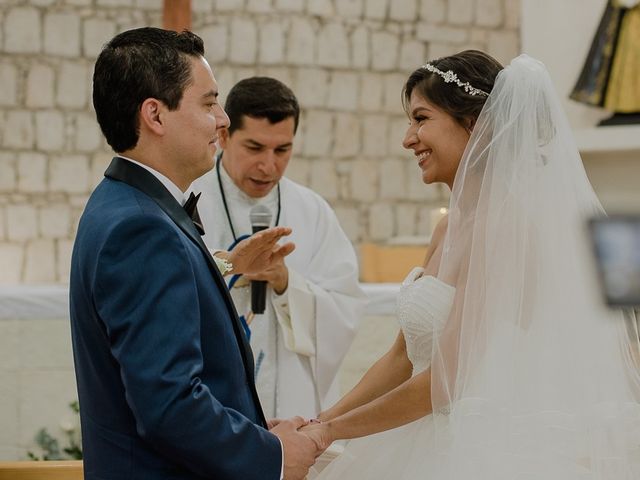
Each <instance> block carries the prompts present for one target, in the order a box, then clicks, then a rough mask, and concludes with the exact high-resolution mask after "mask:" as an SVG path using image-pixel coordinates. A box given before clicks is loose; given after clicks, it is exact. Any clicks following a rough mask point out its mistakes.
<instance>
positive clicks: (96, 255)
mask: <svg viewBox="0 0 640 480" xmlns="http://www.w3.org/2000/svg"><path fill="white" fill-rule="evenodd" d="M93 81H94V85H93V102H94V107H95V110H96V114H97V117H98V122H99V124H100V127H101V129H102V132H103V133H104V135H105V137H106V139H107V142H108V143H109V145H111V147H112V148H113V150H114V151H115V152H117V154H118V156H117V157H115V158H114V159H113V161H112V163H111V165H110V166H109V168H108V169H107V171H106V172H105V177H106V178H105V179H104V180H103V181H102V182H101V183H100V185H98V187H97V188H96V190H95V191H94V192H93V194H92V195H91V198H90V199H89V201H88V203H87V205H86V208H85V211H84V213H83V215H82V218H81V220H80V224H79V226H78V233H77V237H76V242H75V246H74V251H73V258H72V266H71V284H70V306H71V327H72V336H73V350H74V360H75V367H76V377H77V383H78V394H79V399H80V412H81V423H82V436H83V448H84V478H85V479H87V480H89V479H98V478H99V479H123V478H136V479H160V478H172V479H178V478H180V479H202V478H215V479H220V480H231V479H243V480H254V479H255V480H257V479H268V480H278V479H281V478H285V479H294V480H295V479H301V478H304V476H305V475H306V473H307V471H308V469H309V466H310V465H312V464H313V462H314V460H315V457H316V456H317V454H318V453H319V452H318V450H317V448H316V445H315V443H314V442H313V441H312V440H310V439H309V438H308V437H307V436H306V435H304V434H303V433H300V432H298V428H299V427H301V426H303V425H304V424H306V422H305V421H304V420H303V419H301V418H299V417H297V418H294V419H291V420H284V421H281V422H279V423H278V422H275V423H276V424H275V426H274V427H273V428H272V429H271V431H269V430H268V429H267V424H266V422H265V418H264V415H263V413H262V409H261V407H260V403H259V401H258V397H257V394H256V390H255V385H254V381H253V379H254V372H253V358H252V355H251V350H250V348H249V345H248V343H247V340H246V338H245V337H244V334H243V331H242V328H241V326H240V324H239V321H238V317H237V314H236V312H235V309H234V307H233V303H232V301H231V298H230V297H229V294H228V292H227V288H226V285H225V283H224V281H223V279H222V277H221V276H220V274H219V272H218V269H217V268H216V264H215V262H214V260H213V258H212V257H211V256H210V254H209V252H208V251H207V249H206V247H205V245H204V243H203V242H202V238H201V237H200V234H199V233H198V231H197V230H196V223H197V219H198V217H197V212H191V214H192V215H193V218H194V219H195V220H194V221H192V217H190V216H189V215H188V214H187V212H186V211H185V209H183V207H182V206H183V205H184V204H185V201H186V198H185V195H184V193H183V192H185V191H186V190H187V188H188V187H189V185H190V184H191V182H193V181H194V180H195V179H196V178H198V177H199V176H201V175H202V174H204V173H205V172H207V171H208V170H210V169H211V168H212V167H213V157H214V154H215V150H216V145H215V144H216V140H217V135H218V132H219V131H220V130H221V129H222V128H225V127H227V126H228V124H229V119H228V117H227V115H226V113H225V112H224V110H223V109H222V107H221V106H220V105H219V104H218V103H217V95H218V87H217V85H216V81H215V79H214V77H213V74H212V72H211V68H210V67H209V65H208V64H207V61H206V60H205V59H204V47H203V43H202V40H201V39H200V38H199V37H198V36H196V35H194V34H192V33H190V32H183V33H180V34H178V33H175V32H169V31H165V30H160V29H156V28H140V29H136V30H130V31H127V32H124V33H121V34H119V35H117V36H116V37H115V38H113V39H112V40H111V41H110V42H109V43H108V44H107V45H106V46H105V47H104V49H103V50H102V52H101V53H100V56H99V57H98V60H97V62H96V65H95V72H94V78H93ZM189 204H190V205H191V206H192V207H193V205H194V201H193V200H190V201H189ZM194 222H196V223H194ZM287 233H288V229H284V228H281V229H272V230H269V231H266V232H264V234H259V235H260V236H259V237H258V239H257V240H254V244H253V245H255V244H256V243H258V247H256V248H254V249H253V250H251V249H249V250H248V253H246V255H244V256H242V257H236V258H235V260H234V261H237V264H236V266H235V267H236V268H238V267H239V266H240V267H242V268H245V267H246V265H247V264H249V263H253V264H254V268H259V267H262V268H264V267H268V266H269V265H270V264H271V263H272V262H274V261H280V260H281V259H282V257H283V256H284V255H286V254H288V253H289V252H290V251H291V249H292V247H291V246H282V247H279V246H277V245H276V241H277V240H278V239H279V238H280V237H281V236H282V235H284V234H287ZM232 260H233V258H232ZM243 265H244V267H243ZM246 268H248V267H246Z"/></svg>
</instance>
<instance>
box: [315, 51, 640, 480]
mask: <svg viewBox="0 0 640 480" xmlns="http://www.w3.org/2000/svg"><path fill="white" fill-rule="evenodd" d="M403 94H404V103H405V109H406V111H407V113H408V115H409V118H410V125H409V127H408V130H407V134H406V136H405V139H404V146H405V148H408V149H411V150H413V151H414V153H415V156H416V160H417V162H418V165H419V167H420V168H421V170H422V178H423V181H424V182H425V183H433V182H442V183H445V184H446V185H448V186H449V188H450V189H451V200H450V209H449V211H450V214H449V217H448V218H445V219H443V220H442V222H441V223H440V224H439V225H438V226H437V228H436V231H435V233H434V237H433V241H432V244H431V246H430V250H429V252H428V254H427V258H426V261H425V265H424V267H423V268H416V269H414V271H412V272H411V273H410V274H409V276H408V277H407V279H406V280H405V282H404V283H403V286H402V288H401V292H400V294H399V297H398V319H399V323H400V327H401V331H400V333H399V335H398V337H397V339H396V341H395V343H394V345H393V346H392V348H391V349H390V350H389V352H388V353H386V354H385V355H384V356H383V357H382V358H381V359H380V360H378V361H377V363H375V364H374V365H373V366H372V367H371V368H370V369H369V371H368V372H367V373H366V374H365V375H364V377H363V378H362V380H361V381H360V383H358V385H356V387H354V389H353V390H352V391H351V392H349V393H348V394H347V395H346V396H345V397H344V398H343V399H342V400H340V401H339V402H338V403H337V404H336V405H334V406H333V407H331V408H330V409H328V410H326V411H324V412H322V413H321V414H320V415H319V420H320V422H319V423H314V424H312V425H310V426H309V427H306V429H307V433H309V434H310V435H312V436H313V437H314V438H315V440H316V441H317V442H318V443H319V444H321V445H323V446H324V447H326V446H328V445H329V444H331V443H332V442H333V441H334V440H338V439H354V438H357V437H364V436H366V438H357V439H356V440H352V441H350V442H349V443H348V445H347V447H346V449H345V451H344V453H343V454H342V455H340V456H339V457H338V458H337V459H336V460H335V461H333V462H332V463H331V464H329V466H328V467H327V468H326V469H325V470H324V471H322V472H321V474H320V476H319V477H318V478H319V479H363V480H364V479H367V480H371V479H373V480H375V479H380V480H382V479H385V480H388V479H394V480H401V479H422V478H433V479H438V480H443V479H448V480H462V479H474V480H475V479H482V480H516V479H521V480H525V479H526V480H542V479H544V480H549V479H551V480H554V479H555V480H578V479H579V480H587V479H588V480H595V479H600V480H614V479H615V480H622V479H625V480H631V479H637V478H640V404H639V399H640V376H639V370H638V364H639V358H640V357H639V355H640V350H639V345H638V332H637V331H636V330H635V322H633V321H631V318H630V317H628V316H626V315H625V314H623V313H622V312H620V311H617V312H616V311H612V310H607V309H606V308H605V307H603V306H602V305H601V302H600V301H599V295H598V294H597V292H596V288H595V286H594V285H593V284H592V281H591V278H592V277H593V275H592V272H591V269H590V265H589V262H588V261H587V258H588V255H587V252H586V250H587V247H586V245H585V243H586V242H585V239H584V238H583V236H584V235H583V234H584V232H583V226H584V221H585V219H586V218H588V217H591V216H594V215H602V214H603V210H602V207H601V205H600V203H599V201H598V199H597V198H596V196H595V194H594V192H593V190H592V188H591V185H590V184H589V181H588V179H587V176H586V174H585V171H584V168H583V166H582V162H581V159H580V156H579V154H578V151H577V148H576V145H575V143H574V140H573V138H572V134H571V130H570V127H569V125H568V122H567V120H566V118H565V116H564V114H563V112H562V110H561V107H560V102H559V100H558V99H557V97H556V95H555V93H554V90H553V86H552V83H551V80H550V78H549V75H548V73H547V71H546V69H545V67H544V65H543V64H541V63H540V62H538V61H536V60H534V59H532V58H530V57H528V56H526V55H522V56H520V57H518V58H516V59H515V60H513V61H512V62H511V64H510V65H509V66H507V67H506V68H504V69H503V68H502V66H501V65H500V64H499V63H498V62H497V61H496V60H494V59H493V58H491V57H490V56H488V55H486V54H484V53H482V52H478V51H465V52H461V53H459V54H456V55H452V56H449V57H444V58H441V59H438V60H435V61H433V62H431V63H428V64H426V65H424V66H422V67H420V68H418V69H417V70H416V71H415V72H413V73H412V74H411V76H410V77H409V79H408V80H407V82H406V85H405V87H404V92H403Z"/></svg>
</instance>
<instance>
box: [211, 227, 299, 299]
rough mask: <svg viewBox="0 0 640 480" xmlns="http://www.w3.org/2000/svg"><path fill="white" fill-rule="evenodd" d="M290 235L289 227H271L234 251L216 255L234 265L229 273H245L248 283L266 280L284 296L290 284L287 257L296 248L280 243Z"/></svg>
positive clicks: (288, 243) (291, 244)
mask: <svg viewBox="0 0 640 480" xmlns="http://www.w3.org/2000/svg"><path fill="white" fill-rule="evenodd" d="M289 234H291V229H290V228H289V227H273V228H268V229H266V230H263V231H261V232H258V233H255V234H253V235H252V236H251V237H249V238H246V239H244V240H242V241H241V242H239V243H238V244H237V245H236V246H235V248H234V249H233V250H231V251H230V252H225V251H218V252H216V256H217V257H220V258H223V259H225V260H227V261H228V262H230V263H231V264H232V265H233V269H232V270H231V271H230V272H228V273H231V274H237V273H241V274H243V275H244V277H245V278H246V279H247V280H264V281H266V282H269V285H270V286H271V288H273V290H274V291H275V292H276V293H277V294H281V293H283V292H284V291H285V290H286V289H287V286H288V284H289V271H288V270H287V267H286V265H285V264H284V257H286V256H287V255H289V254H290V253H291V252H293V250H294V249H295V245H294V244H293V243H291V242H287V243H285V244H283V245H279V244H278V241H279V240H280V239H281V238H283V237H285V236H287V235H289Z"/></svg>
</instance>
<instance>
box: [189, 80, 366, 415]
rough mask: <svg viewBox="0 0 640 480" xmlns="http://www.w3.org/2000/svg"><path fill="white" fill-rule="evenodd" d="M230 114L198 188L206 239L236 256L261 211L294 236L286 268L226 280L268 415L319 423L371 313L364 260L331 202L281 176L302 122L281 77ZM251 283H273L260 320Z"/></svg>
mask: <svg viewBox="0 0 640 480" xmlns="http://www.w3.org/2000/svg"><path fill="white" fill-rule="evenodd" d="M225 110H226V112H227V115H228V116H229V118H230V126H229V127H228V128H227V129H225V130H223V131H222V132H221V133H220V135H219V143H220V146H221V147H222V151H221V152H220V154H219V155H218V157H217V159H216V166H215V168H214V169H213V170H212V171H210V172H209V173H207V174H206V175H204V176H203V177H201V178H200V179H198V180H196V182H194V184H193V185H192V187H191V189H192V191H193V192H195V193H196V194H197V193H198V192H201V197H200V199H199V203H198V211H199V214H200V218H201V221H202V224H203V227H204V231H205V234H204V236H203V239H204V241H205V243H206V244H207V246H208V247H209V248H211V249H212V250H221V251H226V250H231V249H232V248H233V247H234V244H236V243H237V242H238V241H240V240H241V239H242V238H244V237H245V236H246V235H249V234H251V232H252V226H251V221H250V212H251V211H252V209H253V208H254V207H255V206H256V205H263V206H265V207H266V208H267V209H268V212H270V214H271V215H267V217H271V219H270V225H272V226H273V225H280V226H287V227H291V228H292V230H293V233H292V234H291V236H290V237H289V240H291V241H292V242H293V243H295V245H296V249H295V251H294V252H293V253H292V254H290V255H289V256H288V257H287V258H286V259H285V260H283V261H282V262H280V263H278V264H276V265H274V266H273V267H272V268H270V269H269V270H267V271H265V272H262V273H261V274H254V275H251V276H249V275H245V276H244V277H241V278H237V277H230V276H228V277H226V278H227V280H228V281H229V283H230V286H231V294H232V297H233V300H234V302H235V304H236V308H237V310H238V313H239V315H241V317H242V320H243V322H244V326H245V331H246V333H247V335H249V336H250V343H251V347H252V349H253V353H254V357H255V362H256V365H255V366H256V386H257V390H258V395H259V397H260V401H261V403H262V406H263V409H264V411H265V415H266V416H267V418H269V417H272V418H274V417H275V418H278V417H279V418H284V417H289V416H291V415H302V416H307V417H313V416H315V415H316V414H317V413H318V412H319V411H321V410H323V409H325V408H327V407H329V406H330V405H332V404H333V403H334V402H335V401H336V400H337V398H338V396H339V393H340V392H339V385H338V378H337V373H338V368H339V367H340V364H341V363H342V360H343V358H344V356H345V354H346V353H347V350H348V349H349V346H350V345H351V342H352V340H353V337H354V334H355V329H356V326H357V324H358V321H359V319H360V317H361V315H362V312H363V308H364V304H365V297H364V294H363V293H362V291H361V289H360V288H359V286H358V266H357V260H356V255H355V252H354V249H353V246H352V244H351V242H350V241H349V239H348V238H347V236H346V235H345V233H344V231H343V230H342V228H341V227H340V224H339V223H338V220H337V218H336V216H335V213H334V212H333V210H332V209H331V207H330V206H329V205H328V203H327V202H326V201H325V200H324V199H322V198H321V197H320V196H319V195H318V194H316V193H315V192H313V191H311V190H310V189H308V188H306V187H304V186H302V185H299V184H297V183H295V182H293V181H292V180H290V179H288V178H286V177H284V176H283V175H284V173H285V170H286V168H287V166H288V164H289V161H290V159H291V154H292V148H293V141H294V136H295V133H296V130H297V127H298V121H299V116H300V109H299V106H298V102H297V99H296V97H295V95H294V94H293V92H292V91H291V90H290V89H289V88H288V87H287V86H286V85H284V84H283V83H282V82H280V81H278V80H276V79H273V78H268V77H253V78H248V79H245V80H242V81H240V82H239V83H237V84H236V85H235V86H234V87H233V88H232V89H231V90H230V91H229V94H228V96H227V99H226V102H225ZM310 134H311V133H310ZM222 254H223V253H221V255H222ZM223 270H224V267H223ZM223 273H224V272H223ZM252 281H264V282H267V289H266V302H265V304H266V305H265V309H264V312H263V313H257V312H254V311H252V302H251V288H252V286H251V283H253V282H252ZM254 288H255V287H254ZM254 309H256V308H254Z"/></svg>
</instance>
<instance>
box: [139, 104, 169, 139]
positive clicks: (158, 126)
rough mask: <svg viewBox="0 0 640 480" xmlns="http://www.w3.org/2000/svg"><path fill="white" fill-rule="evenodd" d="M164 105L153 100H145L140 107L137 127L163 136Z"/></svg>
mask: <svg viewBox="0 0 640 480" xmlns="http://www.w3.org/2000/svg"><path fill="white" fill-rule="evenodd" d="M165 110H166V107H165V106H164V104H163V103H162V102H161V101H160V100H157V99H155V98H147V99H146V100H145V101H144V102H142V105H141V106H140V113H139V126H140V128H143V127H144V128H145V129H146V130H150V131H152V132H153V133H155V134H156V135H163V134H164V127H165V125H164V111H165Z"/></svg>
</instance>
